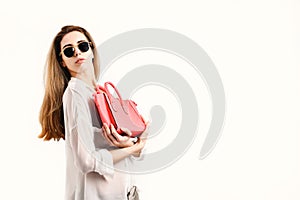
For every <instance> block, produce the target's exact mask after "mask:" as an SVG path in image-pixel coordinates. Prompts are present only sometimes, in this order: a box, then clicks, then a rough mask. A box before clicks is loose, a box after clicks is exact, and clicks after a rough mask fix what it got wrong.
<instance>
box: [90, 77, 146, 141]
mask: <svg viewBox="0 0 300 200" xmlns="http://www.w3.org/2000/svg"><path fill="white" fill-rule="evenodd" d="M108 86H111V87H112V88H113V89H114V90H115V91H116V93H117V96H118V98H115V97H114V96H113V95H112V94H111V93H110V92H109V90H108ZM94 101H95V104H96V107H97V110H98V112H99V116H100V118H101V120H102V122H103V123H106V124H108V125H110V124H113V125H114V127H115V128H116V130H117V132H118V133H119V134H122V133H123V132H122V130H121V128H127V129H129V130H130V131H131V133H132V136H131V137H136V136H139V135H140V134H141V133H142V132H143V131H144V130H145V128H146V125H145V122H144V120H143V118H142V117H141V115H140V114H139V112H138V110H137V108H136V106H137V104H136V103H135V102H134V101H132V100H123V99H122V97H121V95H120V93H119V91H118V90H117V88H116V87H115V86H114V85H113V84H112V83H111V82H105V83H104V87H101V86H100V85H99V86H98V87H97V92H96V93H95V94H94Z"/></svg>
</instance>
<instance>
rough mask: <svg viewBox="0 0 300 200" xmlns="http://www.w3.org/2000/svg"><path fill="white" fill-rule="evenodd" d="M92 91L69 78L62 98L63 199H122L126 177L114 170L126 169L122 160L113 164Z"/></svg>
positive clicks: (127, 179)
mask: <svg viewBox="0 0 300 200" xmlns="http://www.w3.org/2000/svg"><path fill="white" fill-rule="evenodd" d="M93 93H95V90H94V89H93V88H91V87H90V86H88V85H87V84H86V83H85V82H83V81H82V80H80V79H77V78H73V77H72V78H71V80H70V81H69V84H68V87H67V88H66V90H65V93H64V95H63V107H64V120H65V140H66V141H65V142H66V191H65V199H66V200H91V199H92V200H97V199H101V200H125V199H126V198H127V197H126V195H127V192H128V191H129V188H130V187H131V185H132V184H131V177H130V175H129V174H126V173H122V172H120V171H117V170H114V167H116V166H117V165H119V167H122V168H124V166H127V164H128V162H129V161H128V159H129V158H126V159H124V160H122V161H120V162H118V163H117V164H116V165H115V166H114V165H113V159H112V155H111V153H110V152H109V150H112V149H114V148H116V147H113V146H111V145H110V144H109V143H108V142H107V141H106V139H105V138H104V137H103V135H102V129H101V121H100V119H99V116H98V113H97V109H96V107H95V103H94V101H93Z"/></svg>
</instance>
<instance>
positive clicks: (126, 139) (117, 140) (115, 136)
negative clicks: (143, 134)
mask: <svg viewBox="0 0 300 200" xmlns="http://www.w3.org/2000/svg"><path fill="white" fill-rule="evenodd" d="M102 130H103V135H104V137H105V138H106V140H107V141H108V142H109V143H110V144H111V145H112V146H116V147H119V148H124V147H131V146H133V145H134V143H133V138H131V137H130V136H131V135H132V133H131V132H130V131H129V130H128V129H125V128H121V130H122V131H123V132H124V133H125V134H126V135H125V136H122V135H120V134H119V133H118V132H117V131H116V129H115V127H114V126H113V125H112V124H111V125H110V127H108V125H107V124H106V123H104V124H103V126H102Z"/></svg>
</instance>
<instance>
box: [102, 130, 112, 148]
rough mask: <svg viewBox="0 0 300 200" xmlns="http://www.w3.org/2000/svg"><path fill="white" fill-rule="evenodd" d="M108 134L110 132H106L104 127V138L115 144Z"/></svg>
mask: <svg viewBox="0 0 300 200" xmlns="http://www.w3.org/2000/svg"><path fill="white" fill-rule="evenodd" d="M108 135H109V134H108V133H107V132H106V130H105V128H103V136H104V138H105V139H106V141H107V142H108V143H109V144H110V145H112V146H114V143H113V142H112V141H111V139H110V138H109V136H108Z"/></svg>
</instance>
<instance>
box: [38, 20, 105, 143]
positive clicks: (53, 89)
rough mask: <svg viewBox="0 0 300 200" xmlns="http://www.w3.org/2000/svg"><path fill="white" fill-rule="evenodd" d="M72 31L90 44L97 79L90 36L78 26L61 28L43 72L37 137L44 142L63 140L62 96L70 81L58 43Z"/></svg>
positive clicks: (97, 67) (95, 56) (97, 63)
mask: <svg viewBox="0 0 300 200" xmlns="http://www.w3.org/2000/svg"><path fill="white" fill-rule="evenodd" d="M73 31H78V32H81V33H83V34H84V35H85V36H86V37H87V39H88V40H89V42H91V43H92V44H91V48H92V51H93V54H94V72H95V76H96V80H98V78H99V73H100V67H99V57H98V52H97V48H95V47H96V45H95V42H94V40H93V38H92V36H91V35H90V34H89V33H88V32H87V31H86V30H85V29H84V28H82V27H79V26H64V27H62V28H61V31H60V32H59V33H58V34H57V35H56V36H55V38H54V40H53V42H52V44H51V47H50V50H49V53H48V56H47V60H46V65H45V71H44V84H45V95H44V99H43V103H42V106H41V110H40V115H39V121H40V124H41V126H42V132H41V133H40V134H39V136H38V137H39V138H43V139H44V140H51V139H53V140H57V141H59V140H60V139H61V138H63V139H65V128H64V115H63V104H62V96H63V93H64V91H65V89H66V88H67V85H68V82H69V80H70V79H71V75H70V73H69V71H68V69H67V68H66V67H63V65H62V57H61V55H60V51H61V46H60V42H61V40H62V39H63V37H64V36H65V35H66V34H68V33H70V32H73Z"/></svg>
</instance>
